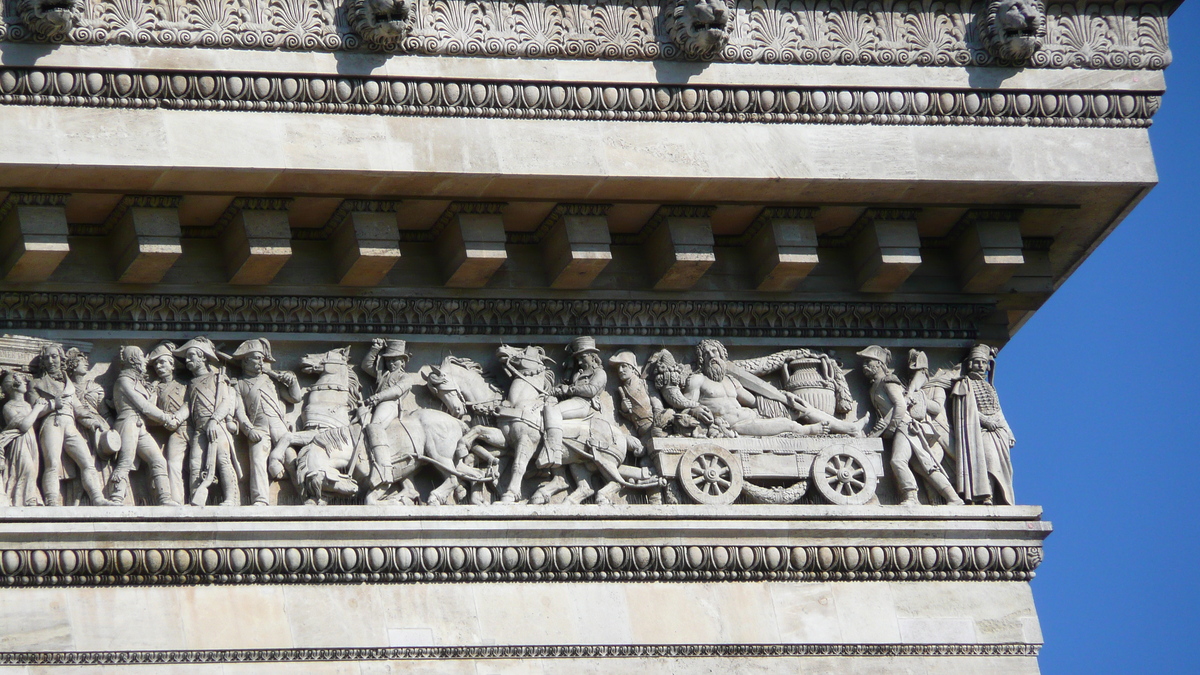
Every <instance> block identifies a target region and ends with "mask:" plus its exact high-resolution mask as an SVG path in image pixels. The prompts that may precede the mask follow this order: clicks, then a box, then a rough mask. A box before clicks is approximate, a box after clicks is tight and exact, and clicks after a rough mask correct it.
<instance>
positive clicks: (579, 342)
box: [568, 335, 600, 356]
mask: <svg viewBox="0 0 1200 675" xmlns="http://www.w3.org/2000/svg"><path fill="white" fill-rule="evenodd" d="M568 349H570V350H571V356H579V355H580V354H588V353H591V354H599V353H600V350H599V349H596V338H594V337H592V336H590V335H581V336H579V337H577V338H575V339H574V340H571V344H570V345H569V347H568Z"/></svg>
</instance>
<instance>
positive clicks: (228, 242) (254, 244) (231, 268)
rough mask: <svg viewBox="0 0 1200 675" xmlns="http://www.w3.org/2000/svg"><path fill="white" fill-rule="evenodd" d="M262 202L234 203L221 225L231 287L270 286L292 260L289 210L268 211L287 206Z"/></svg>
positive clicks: (221, 235) (236, 201)
mask: <svg viewBox="0 0 1200 675" xmlns="http://www.w3.org/2000/svg"><path fill="white" fill-rule="evenodd" d="M258 201H259V200H255V201H248V200H234V203H233V205H231V206H230V208H229V210H228V211H226V213H225V215H224V216H223V217H222V220H221V222H220V223H219V224H218V229H219V230H220V234H219V235H218V236H219V237H220V239H221V247H222V249H223V250H224V252H225V266H226V269H227V270H228V272H229V283H231V284H239V285H262V284H269V283H271V280H272V279H274V278H275V275H276V274H278V273H279V270H280V269H282V268H283V266H284V265H285V264H287V261H288V259H290V258H291V257H292V228H291V225H290V224H289V223H288V212H287V210H286V209H283V208H264V207H269V206H276V207H278V206H286V203H280V204H269V203H267V204H263V203H257V202H258ZM261 201H269V200H261ZM274 201H277V202H282V200H274Z"/></svg>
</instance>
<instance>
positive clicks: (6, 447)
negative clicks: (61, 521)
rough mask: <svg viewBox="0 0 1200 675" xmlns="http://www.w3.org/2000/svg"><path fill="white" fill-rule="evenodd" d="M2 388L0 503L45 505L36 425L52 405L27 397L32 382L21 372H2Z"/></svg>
mask: <svg viewBox="0 0 1200 675" xmlns="http://www.w3.org/2000/svg"><path fill="white" fill-rule="evenodd" d="M0 391H3V392H4V430H3V431H0V456H2V457H3V462H4V464H3V466H2V467H0V470H2V471H3V474H4V480H3V485H2V486H0V488H2V490H0V505H5V506H41V505H42V494H41V492H39V491H38V463H39V462H38V444H37V432H35V431H34V429H33V425H34V423H35V422H36V421H37V418H38V417H39V416H40V415H42V414H43V413H44V412H45V411H46V409H47V406H48V405H49V402H48V401H46V400H45V399H38V400H37V402H35V403H34V404H33V405H30V404H29V401H27V400H26V399H25V396H26V395H27V394H28V393H29V381H28V380H26V379H25V376H24V375H22V374H21V373H18V372H16V371H12V370H4V371H0Z"/></svg>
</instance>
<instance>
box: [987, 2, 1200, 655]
mask: <svg viewBox="0 0 1200 675" xmlns="http://www.w3.org/2000/svg"><path fill="white" fill-rule="evenodd" d="M1170 32H1171V38H1172V40H1171V48H1172V51H1173V53H1174V63H1173V64H1172V65H1171V66H1170V68H1168V69H1167V87H1168V92H1167V95H1166V96H1165V98H1164V102H1163V107H1162V110H1161V111H1160V112H1159V113H1158V115H1157V116H1155V118H1154V126H1153V127H1152V128H1151V130H1150V138H1151V143H1152V145H1153V147H1154V154H1155V158H1156V160H1157V162H1158V171H1159V179H1160V183H1159V185H1158V187H1156V188H1155V189H1154V190H1153V191H1152V192H1151V193H1150V195H1149V196H1148V197H1147V198H1146V199H1145V200H1143V201H1142V203H1141V205H1140V206H1139V207H1138V208H1137V209H1136V210H1135V211H1134V212H1133V213H1132V214H1131V215H1130V216H1129V217H1128V218H1126V219H1125V221H1124V223H1122V224H1121V225H1120V227H1118V228H1117V229H1116V231H1115V232H1114V233H1113V234H1112V235H1110V236H1109V238H1108V239H1107V240H1106V241H1105V242H1104V243H1103V244H1102V245H1101V246H1100V247H1099V249H1098V250H1097V251H1096V252H1095V253H1093V254H1092V256H1091V258H1089V259H1088V260H1087V262H1086V263H1085V264H1084V265H1083V266H1082V267H1081V268H1080V269H1079V270H1078V271H1077V272H1076V273H1075V275H1074V276H1072V277H1071V278H1070V279H1069V280H1068V281H1067V283H1066V284H1064V285H1063V287H1062V288H1061V289H1060V290H1059V291H1058V293H1057V294H1056V295H1055V296H1054V297H1053V298H1051V300H1050V301H1049V302H1048V303H1047V304H1046V305H1045V306H1044V307H1043V308H1042V309H1041V310H1040V311H1039V312H1038V314H1037V315H1035V316H1034V318H1033V319H1032V320H1031V321H1030V322H1029V323H1028V324H1026V326H1025V327H1024V328H1023V329H1022V330H1021V331H1020V332H1019V333H1018V334H1017V336H1016V337H1015V338H1014V339H1013V340H1012V342H1010V343H1009V345H1008V346H1007V347H1006V348H1005V349H1004V351H1003V352H1002V353H1001V355H1000V360H999V364H998V369H997V376H996V384H997V387H998V391H999V393H1000V396H1001V401H1002V403H1003V405H1004V410H1005V414H1006V416H1007V417H1008V419H1009V421H1010V423H1011V424H1012V426H1013V430H1014V432H1015V433H1016V436H1017V446H1016V447H1015V448H1014V449H1013V462H1014V465H1015V471H1016V479H1015V480H1016V491H1017V498H1018V500H1019V501H1020V502H1021V503H1024V504H1041V505H1043V506H1044V507H1045V517H1046V518H1047V519H1049V520H1051V521H1052V522H1053V523H1054V526H1055V532H1054V534H1052V535H1051V536H1050V538H1049V539H1048V540H1047V542H1046V560H1045V562H1044V563H1043V564H1042V566H1041V567H1040V568H1039V570H1038V576H1037V578H1036V579H1034V581H1033V591H1034V598H1035V601H1036V602H1037V606H1038V613H1039V615H1040V617H1041V622H1042V631H1043V633H1044V635H1045V640H1046V647H1045V648H1044V649H1043V651H1042V656H1041V666H1042V669H1043V672H1045V673H1171V672H1198V671H1200V666H1197V657H1196V654H1195V646H1194V645H1195V644H1196V642H1197V641H1200V618H1198V616H1200V610H1198V608H1197V603H1200V581H1198V579H1200V571H1198V568H1200V536H1198V535H1200V365H1198V364H1200V335H1198V329H1200V312H1198V311H1197V304H1198V303H1197V298H1196V295H1195V294H1196V293H1197V292H1200V257H1198V255H1197V254H1198V253H1200V228H1198V223H1197V220H1198V218H1197V217H1198V215H1200V214H1198V213H1197V206H1198V204H1197V201H1198V200H1197V194H1198V193H1200V184H1198V181H1200V171H1197V156H1198V155H1200V115H1198V114H1197V112H1198V111H1200V37H1198V36H1200V2H1197V1H1196V0H1193V1H1192V2H1190V3H1185V4H1184V5H1183V6H1182V7H1181V8H1180V9H1179V10H1178V11H1177V12H1176V13H1175V15H1174V16H1173V17H1172V18H1171V21H1170Z"/></svg>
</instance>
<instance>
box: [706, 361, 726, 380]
mask: <svg viewBox="0 0 1200 675" xmlns="http://www.w3.org/2000/svg"><path fill="white" fill-rule="evenodd" d="M701 370H703V371H704V376H705V377H707V378H708V379H710V380H712V381H713V382H724V381H725V361H724V360H722V359H721V358H720V357H715V356H714V357H713V358H711V359H709V360H708V363H706V364H704V367H703V368H702V369H701Z"/></svg>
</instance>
